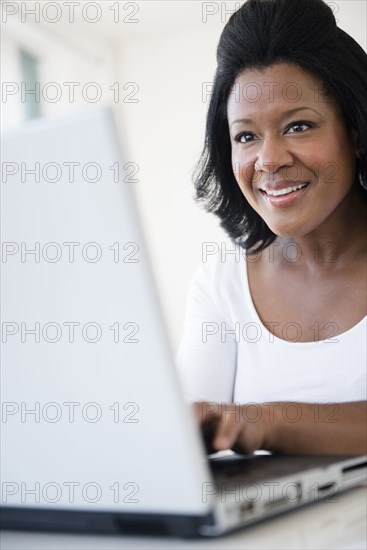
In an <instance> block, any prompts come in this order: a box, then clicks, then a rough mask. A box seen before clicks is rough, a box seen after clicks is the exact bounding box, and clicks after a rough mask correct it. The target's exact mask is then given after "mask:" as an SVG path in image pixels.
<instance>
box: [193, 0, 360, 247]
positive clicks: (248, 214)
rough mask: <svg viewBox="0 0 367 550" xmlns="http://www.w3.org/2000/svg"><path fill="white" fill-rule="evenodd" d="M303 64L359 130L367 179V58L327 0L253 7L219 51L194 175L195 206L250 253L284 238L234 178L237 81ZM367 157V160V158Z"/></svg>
mask: <svg viewBox="0 0 367 550" xmlns="http://www.w3.org/2000/svg"><path fill="white" fill-rule="evenodd" d="M279 62H285V63H288V64H295V65H298V66H299V67H301V68H303V69H305V70H308V71H311V72H312V73H313V74H314V75H315V76H316V77H318V78H319V79H320V81H321V83H322V90H321V92H322V94H323V95H325V96H329V97H332V98H334V99H336V100H337V101H338V102H339V104H340V106H341V109H342V112H343V115H344V119H345V122H346V124H347V125H348V126H349V127H353V128H355V129H357V131H358V136H359V147H360V149H361V151H362V155H361V158H360V159H356V182H355V185H359V182H358V179H359V178H358V173H359V172H360V171H362V173H363V174H365V175H367V156H366V150H367V54H366V52H365V51H364V50H363V49H362V48H361V46H360V45H359V44H358V43H357V42H356V41H355V40H354V39H353V38H352V37H351V36H349V35H348V34H347V33H346V32H344V31H343V30H342V29H340V28H339V27H338V26H337V24H336V20H335V17H334V14H333V12H332V10H331V8H330V7H329V6H328V5H327V4H326V3H325V2H324V1H323V0H247V2H245V3H244V4H243V5H242V6H241V8H240V9H239V10H237V11H236V12H235V13H234V14H233V15H232V16H231V17H230V19H229V20H228V22H227V24H226V26H225V27H224V30H223V32H222V35H221V37H220V41H219V44H218V48H217V71H216V74H215V80H214V86H213V92H212V95H211V99H210V104H209V109H208V114H207V120H206V134H205V144H204V149H203V151H202V154H201V157H200V160H199V162H198V164H197V165H196V168H195V171H194V185H195V192H196V196H195V199H196V201H197V202H199V203H200V204H203V205H204V207H205V209H206V210H207V211H208V212H212V213H214V214H215V215H217V216H218V217H219V218H220V220H221V222H220V225H221V227H222V228H223V229H224V230H225V231H226V232H227V234H228V235H229V237H230V238H231V239H232V240H233V241H235V240H236V241H237V242H239V244H240V245H241V246H242V247H243V248H245V249H246V250H250V249H252V251H253V252H256V251H261V250H263V249H265V248H266V247H267V246H269V245H270V244H271V243H272V242H273V241H274V240H275V238H276V235H275V234H274V233H273V232H272V231H271V230H270V229H269V227H268V226H267V225H266V223H265V222H264V220H263V219H262V218H261V217H260V216H259V215H258V214H257V212H256V211H255V210H254V209H253V208H252V207H251V206H250V204H249V203H248V202H247V200H246V199H245V197H244V196H243V194H242V192H241V190H240V188H239V186H238V184H237V182H236V179H235V177H234V174H233V168H232V164H231V143H230V137H229V130H228V120H227V101H228V95H229V92H230V90H231V88H232V86H233V84H234V82H235V80H236V78H237V77H238V76H239V75H240V73H242V72H243V71H244V70H247V69H251V70H254V69H260V70H261V69H265V68H267V67H270V66H272V65H274V64H275V63H279ZM363 151H364V154H363Z"/></svg>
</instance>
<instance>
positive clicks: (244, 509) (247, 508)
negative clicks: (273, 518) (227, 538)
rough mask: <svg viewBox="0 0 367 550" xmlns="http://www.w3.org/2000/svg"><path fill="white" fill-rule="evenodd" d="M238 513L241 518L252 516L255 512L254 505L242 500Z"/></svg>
mask: <svg viewBox="0 0 367 550" xmlns="http://www.w3.org/2000/svg"><path fill="white" fill-rule="evenodd" d="M240 512H241V517H242V518H247V517H248V516H250V515H252V514H253V513H254V512H255V503H254V502H251V501H248V500H244V501H243V502H241V504H240Z"/></svg>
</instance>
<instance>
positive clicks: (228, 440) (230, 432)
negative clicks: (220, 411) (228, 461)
mask: <svg viewBox="0 0 367 550" xmlns="http://www.w3.org/2000/svg"><path fill="white" fill-rule="evenodd" d="M240 431H241V425H240V423H239V422H235V420H234V419H233V418H227V419H225V420H223V421H222V422H220V423H219V424H218V425H217V431H216V434H215V437H214V440H213V446H214V447H215V448H216V449H218V450H224V449H231V448H232V447H233V446H234V445H235V443H236V441H237V440H238V437H239V434H240Z"/></svg>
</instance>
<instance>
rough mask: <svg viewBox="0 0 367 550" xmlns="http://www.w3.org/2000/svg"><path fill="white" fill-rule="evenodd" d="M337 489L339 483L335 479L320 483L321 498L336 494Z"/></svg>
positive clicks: (319, 492) (319, 493)
mask: <svg viewBox="0 0 367 550" xmlns="http://www.w3.org/2000/svg"><path fill="white" fill-rule="evenodd" d="M336 490H337V484H336V483H335V482H334V481H333V482H331V483H325V484H324V485H319V487H318V495H319V497H321V498H324V497H326V496H330V495H334V494H335V493H336Z"/></svg>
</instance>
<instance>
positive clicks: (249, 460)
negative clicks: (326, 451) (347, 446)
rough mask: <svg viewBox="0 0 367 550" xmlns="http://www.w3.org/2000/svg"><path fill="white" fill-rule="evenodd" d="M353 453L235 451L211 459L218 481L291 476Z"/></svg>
mask: <svg viewBox="0 0 367 550" xmlns="http://www.w3.org/2000/svg"><path fill="white" fill-rule="evenodd" d="M347 458H350V456H345V457H343V456H325V455H323V456H311V455H310V456H298V455H292V456H291V455H287V456H286V455H249V456H241V455H234V456H231V457H225V458H223V457H222V458H218V459H216V458H215V457H213V458H211V459H209V461H208V463H209V467H210V469H211V472H212V475H213V477H214V479H215V480H216V481H230V480H236V481H241V480H243V481H244V482H253V481H261V480H264V479H273V478H280V477H285V476H289V475H292V474H296V473H299V472H303V471H305V470H309V469H312V468H322V467H327V466H329V465H330V464H332V463H334V462H339V461H340V460H342V459H347Z"/></svg>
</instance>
